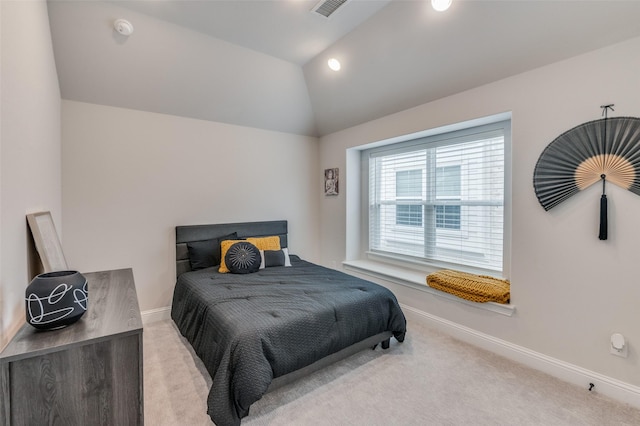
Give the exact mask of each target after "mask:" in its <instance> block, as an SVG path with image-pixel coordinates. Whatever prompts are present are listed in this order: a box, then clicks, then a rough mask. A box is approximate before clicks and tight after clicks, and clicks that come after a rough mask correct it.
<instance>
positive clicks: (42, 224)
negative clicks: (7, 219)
mask: <svg viewBox="0 0 640 426" xmlns="http://www.w3.org/2000/svg"><path fill="white" fill-rule="evenodd" d="M27 222H28V223H29V228H30V229H31V235H33V241H34V242H35V244H36V250H37V251H38V255H40V260H41V261H42V266H43V267H44V271H45V272H51V271H64V270H67V269H68V267H67V261H66V259H65V257H64V253H63V252H62V244H60V239H59V238H58V233H57V232H56V227H55V224H54V223H53V218H52V217H51V212H48V211H45V212H38V213H31V214H28V215H27Z"/></svg>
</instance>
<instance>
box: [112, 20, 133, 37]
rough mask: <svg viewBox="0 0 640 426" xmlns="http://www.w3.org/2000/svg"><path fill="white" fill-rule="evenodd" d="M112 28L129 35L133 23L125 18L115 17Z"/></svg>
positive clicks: (131, 31)
mask: <svg viewBox="0 0 640 426" xmlns="http://www.w3.org/2000/svg"><path fill="white" fill-rule="evenodd" d="M113 28H114V29H115V30H116V31H117V32H119V33H120V34H122V35H124V36H130V35H131V33H133V25H131V22H129V21H127V20H126V19H116V21H115V22H114V23H113Z"/></svg>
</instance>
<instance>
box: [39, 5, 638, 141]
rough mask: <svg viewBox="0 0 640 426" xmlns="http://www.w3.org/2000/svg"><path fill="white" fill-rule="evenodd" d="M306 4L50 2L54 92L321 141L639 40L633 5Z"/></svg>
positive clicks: (635, 12)
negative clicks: (118, 27)
mask: <svg viewBox="0 0 640 426" xmlns="http://www.w3.org/2000/svg"><path fill="white" fill-rule="evenodd" d="M316 3H317V1H316V0H271V1H269V0H255V1H253V0H226V1H225V0H209V1H190V0H173V1H88V0H49V2H48V5H49V18H50V25H51V33H52V39H53V47H54V54H55V60H56V66H57V69H58V78H59V80H60V89H61V94H62V97H63V98H64V99H70V100H77V101H82V102H90V103H96V104H103V105H111V106H117V107H122V108H132V109H139V110H144V111H151V112H158V113H165V114H172V115H178V116H185V117H192V118H197V119H203V120H211V121H219V122H224V123H230V124H236V125H241V126H249V127H257V128H262V129H268V130H275V131H282V132H287V133H295V134H303V135H312V136H321V135H326V134H329V133H332V132H335V131H338V130H342V129H345V128H348V127H351V126H354V125H357V124H360V123H363V122H366V121H370V120H373V119H376V118H379V117H381V116H384V115H388V114H392V113H395V112H398V111H401V110H404V109H407V108H411V107H414V106H417V105H420V104H423V103H426V102H429V101H432V100H435V99H438V98H442V97H445V96H448V95H451V94H455V93H458V92H461V91H464V90H467V89H470V88H473V87H477V86H480V85H483V84H486V83H490V82H492V81H496V80H499V79H502V78H505V77H508V76H511V75H515V74H518V73H521V72H525V71H527V70H531V69H534V68H537V67H541V66H544V65H547V64H550V63H553V62H557V61H560V60H563V59H566V58H569V57H571V56H575V55H578V54H581V53H585V52H588V51H590V50H594V49H597V48H600V47H604V46H607V45H610V44H613V43H616V42H619V41H623V40H625V39H628V38H632V37H638V36H640V25H638V24H637V17H638V16H640V2H638V1H615V0H607V1H575V0H574V1H535V0H534V1H527V0H517V1H516V0H514V1H482V0H475V1H473V0H467V1H465V0H453V5H452V7H451V8H450V9H449V10H448V11H446V12H436V11H434V10H433V9H432V8H431V6H430V2H429V1H426V0H350V1H348V2H347V3H345V4H344V5H343V6H342V7H341V8H339V9H338V10H337V11H336V12H335V13H334V14H333V15H332V16H331V17H330V18H329V19H326V18H323V17H319V16H317V14H313V13H311V12H310V10H311V9H312V7H313V6H314V5H315V4H316ZM118 18H124V19H127V20H129V21H130V22H131V23H132V24H133V26H134V32H133V34H132V35H131V36H129V37H125V36H123V35H121V34H118V33H117V32H115V31H114V30H113V22H114V21H115V20H116V19H118ZM330 57H335V58H338V59H339V60H340V61H341V63H342V69H341V70H340V71H339V72H334V71H331V70H330V69H329V68H328V67H327V60H328V59H329V58H330Z"/></svg>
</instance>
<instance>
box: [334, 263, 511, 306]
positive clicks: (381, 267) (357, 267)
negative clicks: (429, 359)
mask: <svg viewBox="0 0 640 426" xmlns="http://www.w3.org/2000/svg"><path fill="white" fill-rule="evenodd" d="M342 265H343V266H344V268H345V269H346V270H347V271H353V272H358V273H361V274H364V275H369V276H372V277H375V278H381V279H385V280H388V281H391V282H393V283H396V284H400V285H404V286H406V287H411V288H413V289H416V290H420V291H423V292H425V293H430V294H433V295H435V296H438V297H442V298H443V299H447V300H450V301H455V302H458V303H462V304H464V305H468V306H473V307H474V308H477V309H483V310H487V311H491V312H495V313H498V314H501V315H506V316H509V317H510V316H512V315H513V313H514V312H515V310H516V307H515V305H512V304H508V305H505V304H502V303H495V302H486V303H477V302H471V301H469V300H465V299H461V298H459V297H457V296H454V295H452V294H449V293H445V292H444V291H440V290H436V289H434V288H431V287H429V286H428V285H427V282H426V275H427V274H426V273H425V272H420V271H416V270H411V269H406V268H400V267H397V266H393V265H385V264H381V263H378V262H373V261H371V260H345V261H344V262H342Z"/></svg>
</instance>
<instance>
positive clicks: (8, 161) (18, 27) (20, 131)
mask: <svg viewBox="0 0 640 426" xmlns="http://www.w3.org/2000/svg"><path fill="white" fill-rule="evenodd" d="M0 14H1V15H2V16H1V27H2V37H1V38H2V48H1V49H0V50H1V52H2V69H1V72H0V76H1V79H0V80H1V81H2V83H1V84H2V87H1V90H0V92H1V93H2V101H1V113H0V117H1V121H2V123H1V125H0V128H1V129H2V130H1V133H0V185H1V190H0V259H1V260H0V349H1V348H3V347H4V346H5V344H6V343H7V342H8V340H9V339H10V338H11V337H12V336H13V335H14V334H15V332H16V331H17V329H18V328H19V327H20V326H21V325H22V324H23V323H24V291H25V288H26V286H27V285H28V284H29V280H30V278H31V276H30V272H29V263H30V259H31V258H32V257H30V256H29V254H28V247H29V239H30V234H29V231H28V228H27V224H26V214H27V213H32V212H36V211H41V210H49V211H51V213H52V215H53V219H54V222H55V225H56V227H57V228H58V233H60V226H61V214H62V209H61V183H60V179H61V177H60V90H59V88H58V77H57V74H56V68H55V63H54V59H53V50H52V47H51V34H50V32H49V19H48V16H47V5H46V3H45V2H44V1H31V2H17V1H2V2H0Z"/></svg>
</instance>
